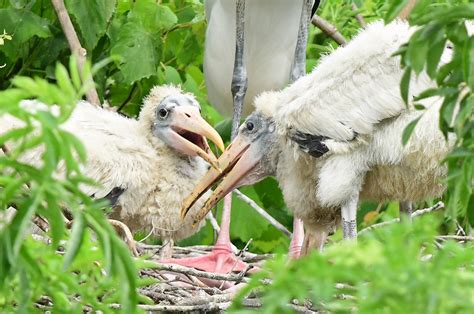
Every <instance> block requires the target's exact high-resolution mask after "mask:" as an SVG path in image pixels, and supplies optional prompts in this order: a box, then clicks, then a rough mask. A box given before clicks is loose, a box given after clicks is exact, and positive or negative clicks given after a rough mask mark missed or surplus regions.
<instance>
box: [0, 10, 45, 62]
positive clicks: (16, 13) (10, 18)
mask: <svg viewBox="0 0 474 314" xmlns="http://www.w3.org/2000/svg"><path fill="white" fill-rule="evenodd" d="M0 21H1V22H0V28H1V30H0V31H1V32H3V30H5V31H6V32H7V33H8V34H11V35H12V37H13V39H12V40H11V41H9V43H8V45H5V46H2V52H3V53H4V54H5V55H6V56H7V57H8V58H10V59H11V60H16V59H17V58H18V51H19V50H20V47H21V46H22V44H24V43H25V42H26V41H28V40H29V39H31V38H32V37H34V36H37V37H39V38H46V37H49V36H51V31H50V30H49V26H50V22H49V21H48V20H47V19H44V18H41V17H39V16H38V15H36V14H34V13H33V12H31V11H28V10H24V9H13V8H8V9H0Z"/></svg>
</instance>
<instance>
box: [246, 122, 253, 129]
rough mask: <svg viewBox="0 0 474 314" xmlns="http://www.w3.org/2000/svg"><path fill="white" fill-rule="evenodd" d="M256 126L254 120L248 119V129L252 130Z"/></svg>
mask: <svg viewBox="0 0 474 314" xmlns="http://www.w3.org/2000/svg"><path fill="white" fill-rule="evenodd" d="M253 128H254V125H253V122H251V121H247V130H249V131H252V130H253Z"/></svg>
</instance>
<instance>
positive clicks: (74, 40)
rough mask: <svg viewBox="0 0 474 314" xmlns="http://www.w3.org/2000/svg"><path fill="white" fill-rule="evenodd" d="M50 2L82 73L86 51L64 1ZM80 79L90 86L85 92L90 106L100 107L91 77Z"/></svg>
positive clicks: (53, 0) (55, 0)
mask: <svg viewBox="0 0 474 314" xmlns="http://www.w3.org/2000/svg"><path fill="white" fill-rule="evenodd" d="M51 2H52V3H53V6H54V10H55V11H56V14H57V15H58V19H59V22H60V23H61V28H62V29H63V32H64V35H65V36H66V39H67V42H68V44H69V48H70V49H71V53H72V54H73V55H75V56H76V58H77V63H78V68H79V73H83V69H84V64H85V63H86V55H87V51H86V50H85V49H84V48H83V47H82V46H81V42H80V41H79V37H78V36H77V33H76V31H75V30H74V26H73V25H72V22H71V18H70V17H69V14H68V13H67V10H66V6H65V5H64V1H63V0H51ZM82 79H83V80H84V81H85V83H86V84H90V85H91V88H89V89H88V90H87V92H86V98H87V101H88V102H90V103H91V104H94V105H96V106H99V107H100V101H99V95H98V94H97V91H96V89H95V84H94V80H93V78H92V76H89V77H83V78H82Z"/></svg>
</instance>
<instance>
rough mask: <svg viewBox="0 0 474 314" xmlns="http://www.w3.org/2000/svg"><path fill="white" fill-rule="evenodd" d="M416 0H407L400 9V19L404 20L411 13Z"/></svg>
mask: <svg viewBox="0 0 474 314" xmlns="http://www.w3.org/2000/svg"><path fill="white" fill-rule="evenodd" d="M415 4H416V0H410V1H408V3H407V5H406V6H405V7H404V8H403V9H402V11H401V12H400V14H399V15H398V18H399V19H401V20H406V19H407V18H408V16H409V15H410V13H411V10H413V8H414V7H415Z"/></svg>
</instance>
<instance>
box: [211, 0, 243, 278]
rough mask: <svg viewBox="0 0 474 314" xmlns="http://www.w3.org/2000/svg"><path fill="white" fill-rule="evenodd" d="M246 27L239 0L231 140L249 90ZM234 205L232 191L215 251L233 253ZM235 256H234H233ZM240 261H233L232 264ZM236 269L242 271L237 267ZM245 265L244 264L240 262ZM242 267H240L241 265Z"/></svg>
mask: <svg viewBox="0 0 474 314" xmlns="http://www.w3.org/2000/svg"><path fill="white" fill-rule="evenodd" d="M244 29H245V0H237V4H236V25H235V59H234V72H233V74H232V83H231V86H230V90H231V92H232V97H233V99H234V113H233V116H232V133H231V140H233V139H234V137H235V136H236V135H237V133H238V130H239V125H240V119H241V117H242V111H243V106H244V99H245V94H246V92H247V71H246V69H245V63H244V39H245V37H244ZM231 207H232V193H229V194H227V195H226V196H225V198H224V208H223V211H222V221H221V230H220V232H219V235H218V237H217V241H216V245H215V248H214V251H216V250H222V251H223V253H227V254H229V255H231V254H232V250H231V243H230V236H229V229H230V217H231ZM232 257H233V256H232ZM232 259H233V258H232ZM235 263H239V262H238V261H232V264H235ZM235 266H237V265H234V270H236V271H240V270H237V269H235ZM239 266H244V264H243V263H242V264H239ZM239 268H240V267H239Z"/></svg>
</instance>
